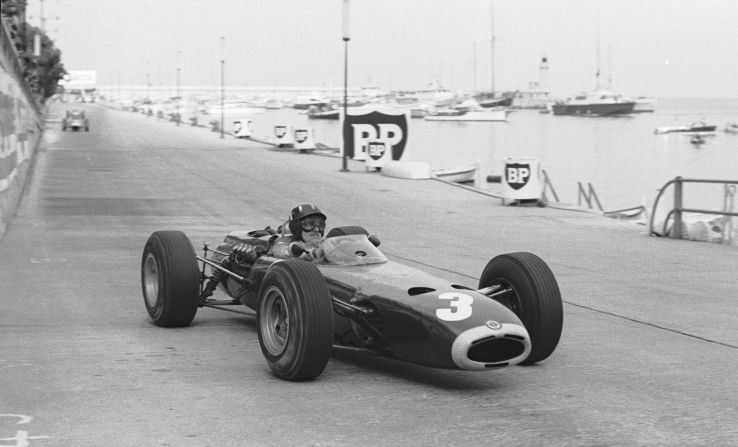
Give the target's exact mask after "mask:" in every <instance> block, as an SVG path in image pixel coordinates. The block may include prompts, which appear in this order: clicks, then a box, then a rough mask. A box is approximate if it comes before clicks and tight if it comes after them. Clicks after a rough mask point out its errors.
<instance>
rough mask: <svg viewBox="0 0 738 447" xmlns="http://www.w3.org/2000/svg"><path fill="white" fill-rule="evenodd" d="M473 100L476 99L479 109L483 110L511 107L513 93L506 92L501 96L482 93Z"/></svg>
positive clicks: (492, 93) (513, 97)
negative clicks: (482, 108)
mask: <svg viewBox="0 0 738 447" xmlns="http://www.w3.org/2000/svg"><path fill="white" fill-rule="evenodd" d="M474 99H476V101H477V102H478V103H479V106H480V107H484V108H485V109H486V108H491V107H511V106H512V103H513V99H515V93H514V92H513V93H510V92H506V93H503V94H502V95H501V96H496V94H495V93H494V92H483V93H478V94H477V95H475V96H474Z"/></svg>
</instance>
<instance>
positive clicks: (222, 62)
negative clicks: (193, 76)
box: [220, 36, 225, 138]
mask: <svg viewBox="0 0 738 447" xmlns="http://www.w3.org/2000/svg"><path fill="white" fill-rule="evenodd" d="M224 47H225V36H220V137H221V138H223V128H224V127H225V121H224V116H223V115H224V111H225V110H224V106H225V102H224V100H223V97H224V96H225V56H224V55H223V53H224Z"/></svg>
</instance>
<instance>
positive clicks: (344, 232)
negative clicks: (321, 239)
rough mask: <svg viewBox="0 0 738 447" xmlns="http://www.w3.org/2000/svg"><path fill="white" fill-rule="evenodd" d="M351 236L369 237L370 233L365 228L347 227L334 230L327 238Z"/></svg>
mask: <svg viewBox="0 0 738 447" xmlns="http://www.w3.org/2000/svg"><path fill="white" fill-rule="evenodd" d="M351 234H365V235H367V236H369V232H368V231H366V230H365V229H364V227H360V226H357V225H349V226H345V227H336V228H332V229H331V231H329V232H328V234H327V235H326V236H325V237H334V236H348V235H351Z"/></svg>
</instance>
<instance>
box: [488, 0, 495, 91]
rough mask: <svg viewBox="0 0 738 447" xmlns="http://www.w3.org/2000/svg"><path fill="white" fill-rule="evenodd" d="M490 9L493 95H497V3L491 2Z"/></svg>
mask: <svg viewBox="0 0 738 447" xmlns="http://www.w3.org/2000/svg"><path fill="white" fill-rule="evenodd" d="M489 9H490V14H489V16H490V30H491V31H492V33H491V34H492V37H491V38H490V42H491V43H490V45H491V51H492V57H491V61H492V87H491V89H492V97H494V96H495V5H494V2H493V1H490V2H489Z"/></svg>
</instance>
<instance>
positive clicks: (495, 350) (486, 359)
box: [466, 337, 525, 363]
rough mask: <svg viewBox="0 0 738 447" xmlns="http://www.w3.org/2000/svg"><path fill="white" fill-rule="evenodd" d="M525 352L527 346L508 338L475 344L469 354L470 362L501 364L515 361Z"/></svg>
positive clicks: (486, 340) (487, 340) (492, 339)
mask: <svg viewBox="0 0 738 447" xmlns="http://www.w3.org/2000/svg"><path fill="white" fill-rule="evenodd" d="M524 351H525V345H523V343H520V342H519V341H517V340H510V339H508V338H504V337H503V338H487V339H485V340H482V341H481V342H479V343H475V344H474V345H473V346H472V347H471V348H469V351H468V352H467V354H466V355H467V357H469V360H472V361H475V362H480V363H499V362H504V361H507V360H511V359H514V358H515V357H517V356H519V355H520V354H522V353H523V352H524Z"/></svg>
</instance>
